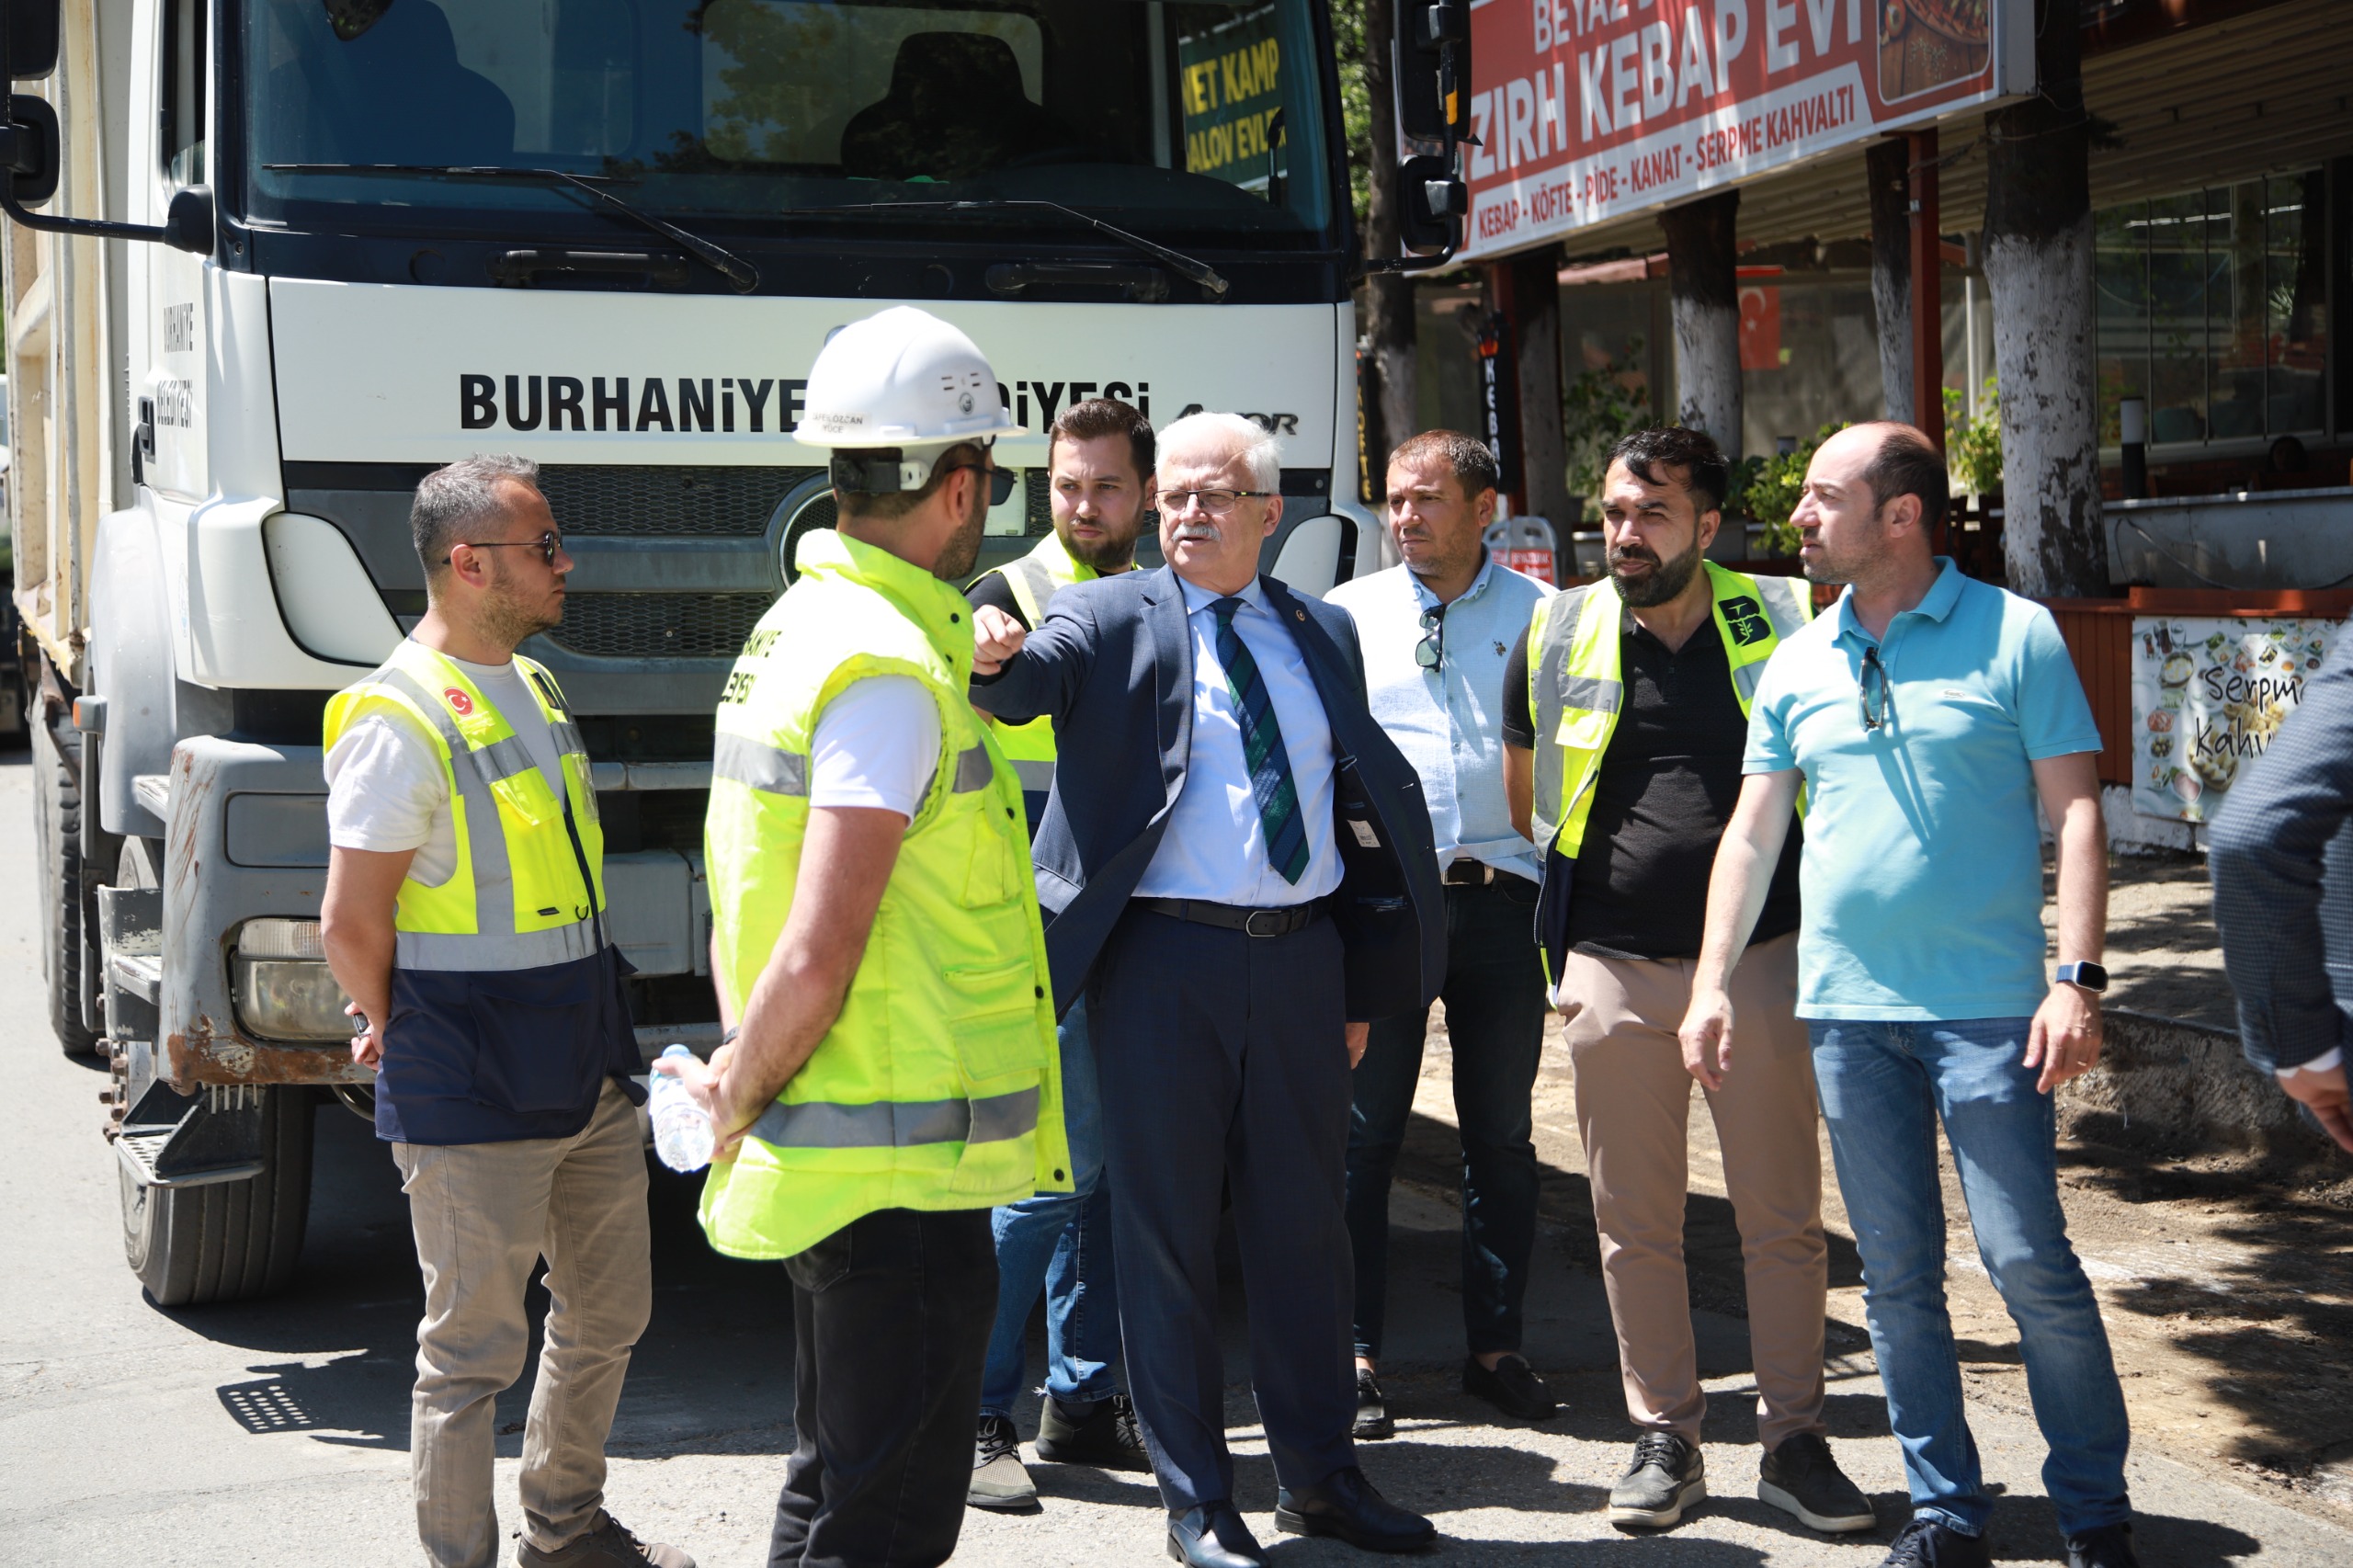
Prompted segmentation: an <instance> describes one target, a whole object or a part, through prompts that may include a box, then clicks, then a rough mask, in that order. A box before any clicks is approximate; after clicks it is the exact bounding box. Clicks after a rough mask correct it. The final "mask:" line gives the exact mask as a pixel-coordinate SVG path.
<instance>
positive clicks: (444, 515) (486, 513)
mask: <svg viewBox="0 0 2353 1568" xmlns="http://www.w3.org/2000/svg"><path fill="white" fill-rule="evenodd" d="M509 479H511V480H513V481H515V482H516V483H518V484H528V485H529V486H530V487H531V488H532V489H534V490H537V489H538V488H539V487H540V465H539V464H537V463H535V462H533V461H532V460H530V459H529V458H518V457H515V456H513V455H511V454H507V453H483V452H476V453H475V454H474V455H473V456H472V457H470V458H461V459H460V460H458V461H456V462H453V463H450V464H449V465H447V466H446V467H442V468H437V469H435V470H434V471H433V472H431V473H428V474H426V476H425V477H424V478H423V479H421V480H419V481H417V483H416V497H415V500H413V501H411V502H410V503H409V508H408V534H409V541H410V542H411V543H412V544H414V545H415V546H416V558H417V560H418V561H420V562H423V563H424V566H425V579H426V582H427V583H428V584H429V583H431V582H433V581H434V580H436V579H437V578H438V577H439V576H440V574H442V573H443V572H445V571H447V570H448V569H449V551H451V550H452V549H454V548H455V547H456V546H458V545H460V544H463V543H464V542H465V540H464V538H463V535H464V534H465V533H466V532H467V531H468V530H469V529H470V528H472V527H473V525H475V524H477V523H483V522H488V521H490V520H492V519H494V518H496V517H503V516H504V515H505V514H506V504H505V503H504V502H502V501H501V500H500V499H499V498H498V485H499V482H500V481H501V480H509Z"/></svg>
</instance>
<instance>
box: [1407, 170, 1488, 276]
mask: <svg viewBox="0 0 2353 1568" xmlns="http://www.w3.org/2000/svg"><path fill="white" fill-rule="evenodd" d="M1470 211H1471V187H1469V186H1467V185H1464V184H1463V183H1462V182H1461V180H1460V179H1458V178H1456V177H1455V173H1454V160H1453V159H1451V158H1440V157H1436V156H1433V155H1431V154H1429V153H1421V154H1418V155H1416V156H1415V157H1411V158H1401V159H1399V160H1398V163H1397V236H1398V239H1399V240H1400V241H1401V242H1402V243H1403V244H1404V250H1405V254H1406V255H1407V256H1437V255H1439V254H1440V253H1442V252H1451V251H1453V250H1457V249H1460V248H1461V244H1462V220H1463V219H1464V218H1465V217H1467V216H1468V215H1469V214H1470Z"/></svg>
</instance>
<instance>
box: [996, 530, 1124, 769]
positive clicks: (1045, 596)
mask: <svg viewBox="0 0 2353 1568" xmlns="http://www.w3.org/2000/svg"><path fill="white" fill-rule="evenodd" d="M997 571H998V573H999V574H1001V575H1002V576H1003V577H1004V578H1005V585H1006V587H1008V588H1010V589H1012V590H1013V602H1014V603H1015V604H1017V605H1019V606H1020V607H1021V616H1022V619H1025V620H1027V621H1028V622H1029V627H1030V630H1032V631H1035V630H1037V628H1039V627H1040V626H1042V625H1043V624H1045V619H1046V610H1047V608H1048V607H1050V606H1051V605H1052V603H1053V602H1054V596H1055V595H1056V594H1058V593H1060V592H1062V591H1063V589H1064V588H1067V587H1069V586H1070V585H1072V584H1073V583H1089V582H1093V581H1094V580H1095V579H1096V578H1097V577H1099V576H1101V575H1102V574H1101V573H1099V572H1097V571H1096V570H1095V568H1094V567H1092V566H1089V565H1088V564H1086V562H1084V561H1080V560H1077V559H1076V558H1074V556H1073V555H1072V554H1071V552H1070V551H1068V550H1065V549H1064V548H1063V538H1062V535H1060V534H1051V533H1050V534H1048V535H1047V536H1046V537H1045V538H1043V539H1041V540H1039V541H1038V545H1037V548H1036V549H1034V550H1032V551H1030V552H1029V554H1027V555H1025V556H1023V557H1021V559H1020V560H1018V561H1009V562H1006V563H1005V564H1004V565H1003V566H1000V567H998V568H997ZM983 575H985V574H983ZM974 580H975V581H976V582H977V581H978V579H977V578H976V579H974ZM995 729H996V739H997V744H999V745H1000V746H1002V747H1004V748H1005V755H1006V757H1007V758H1008V759H1009V760H1010V761H1011V762H1012V764H1013V771H1014V772H1015V773H1016V774H1017V775H1018V776H1019V777H1020V779H1021V788H1022V789H1023V790H1027V791H1029V793H1031V794H1033V795H1042V794H1044V793H1045V792H1046V791H1047V790H1051V789H1052V788H1053V787H1054V722H1053V721H1052V720H1051V719H1042V718H1041V719H1032V720H1030V721H1029V722H1028V723H1026V724H1005V723H998V724H996V725H995Z"/></svg>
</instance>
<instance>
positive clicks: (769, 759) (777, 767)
mask: <svg viewBox="0 0 2353 1568" xmlns="http://www.w3.org/2000/svg"><path fill="white" fill-rule="evenodd" d="M993 772H994V765H993V764H991V763H990V761H989V753H988V748H987V747H986V746H967V747H965V748H964V749H963V750H962V751H961V752H959V753H957V754H956V777H955V778H951V779H949V781H948V788H949V790H950V791H951V792H952V793H955V794H959V795H969V794H971V793H972V791H973V790H985V789H987V788H988V787H989V778H990V777H991V775H992V773H993ZM710 776H711V777H712V778H725V779H729V780H732V781H733V782H734V783H737V784H741V785H743V786H744V787H745V789H747V790H759V791H761V792H762V793H763V794H768V795H801V796H805V795H807V794H808V793H809V759H808V758H807V757H805V756H801V754H800V753H798V752H790V751H787V750H785V749H784V748H783V747H782V746H772V745H768V744H765V743H763V742H760V741H756V740H754V739H752V738H751V737H750V736H748V735H731V734H726V733H722V734H721V735H720V736H719V739H718V741H717V742H716V744H713V745H712V747H711V756H710ZM924 793H925V794H926V795H928V794H930V793H931V789H930V786H929V785H927V784H926V786H925V788H924Z"/></svg>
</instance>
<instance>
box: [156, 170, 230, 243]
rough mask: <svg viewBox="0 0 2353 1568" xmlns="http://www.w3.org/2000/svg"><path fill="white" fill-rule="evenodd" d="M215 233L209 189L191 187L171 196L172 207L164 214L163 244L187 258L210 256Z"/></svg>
mask: <svg viewBox="0 0 2353 1568" xmlns="http://www.w3.org/2000/svg"><path fill="white" fill-rule="evenodd" d="M216 233H217V231H216V229H215V227H214V224H213V214H212V187H210V186H202V185H191V186H187V187H182V188H181V189H179V190H176V191H174V192H173V193H172V204H171V206H170V207H169V208H168V209H166V210H165V213H164V243H165V244H167V245H169V246H171V247H172V248H173V249H174V250H184V251H187V252H188V254H189V255H191V256H210V255H211V254H212V249H213V245H214V244H215V243H216V242H215V236H216Z"/></svg>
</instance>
